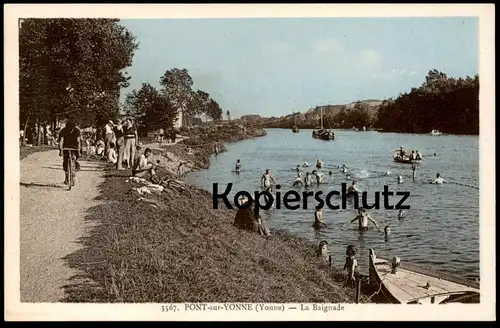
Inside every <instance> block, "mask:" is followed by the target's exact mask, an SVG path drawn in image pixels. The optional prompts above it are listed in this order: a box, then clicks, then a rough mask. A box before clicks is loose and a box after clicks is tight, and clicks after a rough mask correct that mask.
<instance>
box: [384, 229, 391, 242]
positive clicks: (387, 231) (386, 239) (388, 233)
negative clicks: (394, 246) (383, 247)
mask: <svg viewBox="0 0 500 328" xmlns="http://www.w3.org/2000/svg"><path fill="white" fill-rule="evenodd" d="M390 234H391V228H390V227H389V226H385V227H384V239H385V241H389V235H390Z"/></svg>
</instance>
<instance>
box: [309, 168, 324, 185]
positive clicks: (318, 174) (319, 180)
mask: <svg viewBox="0 0 500 328" xmlns="http://www.w3.org/2000/svg"><path fill="white" fill-rule="evenodd" d="M312 173H313V174H314V175H315V176H316V183H317V184H321V183H323V179H324V177H325V176H324V174H323V173H321V172H318V171H316V170H313V172H312Z"/></svg>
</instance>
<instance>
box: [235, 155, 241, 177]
mask: <svg viewBox="0 0 500 328" xmlns="http://www.w3.org/2000/svg"><path fill="white" fill-rule="evenodd" d="M240 170H241V162H240V159H239V158H238V159H237V160H236V173H240Z"/></svg>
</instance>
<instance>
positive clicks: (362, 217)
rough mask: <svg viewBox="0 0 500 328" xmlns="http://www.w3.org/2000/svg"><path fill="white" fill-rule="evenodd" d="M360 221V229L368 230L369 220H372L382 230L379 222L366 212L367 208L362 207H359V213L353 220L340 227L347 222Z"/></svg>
mask: <svg viewBox="0 0 500 328" xmlns="http://www.w3.org/2000/svg"><path fill="white" fill-rule="evenodd" d="M356 221H358V230H359V231H365V230H368V221H370V222H372V223H373V224H374V225H375V227H376V228H377V230H378V231H380V227H379V226H378V224H377V222H375V220H374V219H372V217H371V216H370V215H369V214H368V213H367V212H366V209H364V208H362V207H360V208H359V209H358V215H356V216H355V217H354V218H353V219H352V220H350V221H349V222H347V223H344V224H343V225H342V226H341V227H340V228H341V229H342V228H343V227H344V226H345V225H346V224H350V223H354V222H356Z"/></svg>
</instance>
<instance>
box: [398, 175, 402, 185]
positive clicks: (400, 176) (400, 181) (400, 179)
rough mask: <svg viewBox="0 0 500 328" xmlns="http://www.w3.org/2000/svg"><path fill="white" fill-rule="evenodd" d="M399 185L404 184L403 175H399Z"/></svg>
mask: <svg viewBox="0 0 500 328" xmlns="http://www.w3.org/2000/svg"><path fill="white" fill-rule="evenodd" d="M398 183H403V176H402V175H401V174H400V175H398Z"/></svg>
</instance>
